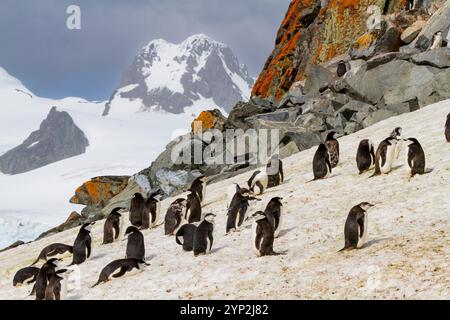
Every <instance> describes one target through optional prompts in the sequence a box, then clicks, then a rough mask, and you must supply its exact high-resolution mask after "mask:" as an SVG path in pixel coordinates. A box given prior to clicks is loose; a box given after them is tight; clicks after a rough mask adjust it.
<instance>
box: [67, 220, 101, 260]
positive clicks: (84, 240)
mask: <svg viewBox="0 0 450 320" xmlns="http://www.w3.org/2000/svg"><path fill="white" fill-rule="evenodd" d="M94 223H95V222H92V223H85V224H83V225H82V226H81V228H80V231H79V232H78V235H77V237H76V239H75V242H74V243H73V261H72V264H71V265H74V264H82V263H83V262H85V261H86V259H88V258H90V256H91V249H92V248H91V244H92V238H91V229H92V226H93V225H94Z"/></svg>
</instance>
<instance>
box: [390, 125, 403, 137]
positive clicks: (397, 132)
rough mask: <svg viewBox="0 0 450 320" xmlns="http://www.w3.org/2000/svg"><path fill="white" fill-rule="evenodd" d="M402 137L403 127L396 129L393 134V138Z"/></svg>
mask: <svg viewBox="0 0 450 320" xmlns="http://www.w3.org/2000/svg"><path fill="white" fill-rule="evenodd" d="M401 135H402V128H401V127H397V128H395V129H394V130H393V131H392V133H391V137H392V138H398V137H400V136H401Z"/></svg>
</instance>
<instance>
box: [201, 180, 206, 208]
mask: <svg viewBox="0 0 450 320" xmlns="http://www.w3.org/2000/svg"><path fill="white" fill-rule="evenodd" d="M205 199H206V182H203V186H202V204H203V203H204V202H205Z"/></svg>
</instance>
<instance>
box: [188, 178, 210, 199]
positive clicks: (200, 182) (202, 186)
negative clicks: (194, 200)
mask: <svg viewBox="0 0 450 320" xmlns="http://www.w3.org/2000/svg"><path fill="white" fill-rule="evenodd" d="M190 190H192V191H193V192H195V193H196V194H197V195H198V198H199V199H200V203H201V204H203V202H204V201H205V199H206V177H205V176H201V177H198V178H197V179H195V180H194V181H193V182H192V184H191V188H190Z"/></svg>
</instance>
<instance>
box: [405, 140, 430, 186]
mask: <svg viewBox="0 0 450 320" xmlns="http://www.w3.org/2000/svg"><path fill="white" fill-rule="evenodd" d="M405 142H406V145H407V146H408V155H407V161H406V162H407V164H408V167H409V172H408V173H409V176H410V177H411V178H412V177H414V176H415V175H416V174H425V152H424V151H423V148H422V146H421V145H420V143H419V141H417V139H415V138H409V139H407V140H405Z"/></svg>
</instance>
